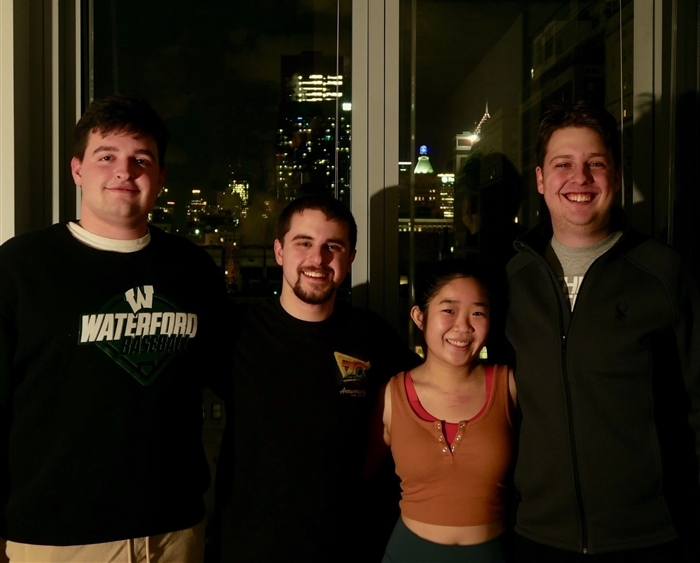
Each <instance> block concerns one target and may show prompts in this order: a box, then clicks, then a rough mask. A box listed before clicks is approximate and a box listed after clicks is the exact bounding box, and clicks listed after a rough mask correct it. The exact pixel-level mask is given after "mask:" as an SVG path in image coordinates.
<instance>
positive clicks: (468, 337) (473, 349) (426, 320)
mask: <svg viewBox="0 0 700 563" xmlns="http://www.w3.org/2000/svg"><path fill="white" fill-rule="evenodd" d="M411 317H412V318H413V321H414V322H415V323H416V325H417V326H418V328H420V329H421V330H422V331H423V337H424V338H425V343H426V346H427V355H426V363H427V362H436V363H438V364H440V365H441V366H443V367H460V368H461V367H464V366H467V365H469V364H470V363H471V362H473V361H474V360H476V359H477V358H478V357H479V352H480V351H481V349H482V348H483V346H484V344H485V343H486V338H487V336H488V334H489V326H490V320H489V319H490V317H489V298H488V295H487V293H486V291H485V290H484V288H483V287H482V285H481V284H480V283H479V282H478V281H477V280H476V279H474V278H457V279H454V280H452V281H450V282H448V283H446V284H445V285H444V286H443V287H442V288H440V290H439V291H438V292H437V293H436V294H435V296H434V297H433V298H432V299H431V300H430V302H429V303H428V307H427V310H426V311H425V312H424V313H423V312H421V310H420V309H419V308H418V307H417V306H416V307H413V309H412V310H411Z"/></svg>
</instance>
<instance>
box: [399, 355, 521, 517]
mask: <svg viewBox="0 0 700 563" xmlns="http://www.w3.org/2000/svg"><path fill="white" fill-rule="evenodd" d="M486 369H487V370H488V369H493V385H492V388H491V394H490V395H489V397H488V398H487V401H486V405H485V408H484V409H482V410H481V412H480V413H479V414H478V415H477V416H476V417H474V418H473V419H471V420H468V421H466V420H463V421H460V422H459V426H458V430H457V435H456V436H455V439H454V441H453V443H452V445H451V446H448V445H447V444H446V441H445V436H444V435H443V425H442V422H440V421H434V422H429V421H426V420H423V419H422V418H420V417H419V416H418V415H417V414H416V413H415V412H414V410H413V408H412V407H411V405H410V403H409V400H408V397H407V393H406V389H405V383H404V381H405V374H403V373H400V374H398V375H397V376H395V377H393V378H392V379H391V381H390V382H389V388H390V393H391V426H390V428H389V437H390V441H391V453H392V455H393V457H394V462H395V464H396V473H397V475H398V476H399V477H400V478H401V491H402V492H401V501H400V503H399V506H400V507H401V514H403V515H405V516H407V517H408V518H411V519H413V520H416V521H418V522H424V523H426V524H435V525H438V526H478V525H481V524H488V523H489V522H495V521H498V520H502V519H503V518H504V517H505V514H506V502H505V495H506V479H507V475H508V473H509V470H510V467H511V463H512V461H513V444H514V442H513V424H512V421H511V402H510V398H509V393H508V367H507V366H493V367H491V366H488V367H486Z"/></svg>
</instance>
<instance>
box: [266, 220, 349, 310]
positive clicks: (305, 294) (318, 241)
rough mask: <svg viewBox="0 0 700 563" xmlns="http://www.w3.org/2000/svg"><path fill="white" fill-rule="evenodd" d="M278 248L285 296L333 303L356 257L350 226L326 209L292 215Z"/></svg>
mask: <svg viewBox="0 0 700 563" xmlns="http://www.w3.org/2000/svg"><path fill="white" fill-rule="evenodd" d="M282 242H283V243H284V244H282ZM274 248H275V259H276V260H277V263H278V264H279V265H280V266H282V275H283V277H284V280H283V286H282V294H283V300H286V302H287V303H289V302H293V300H294V299H296V300H298V301H299V302H301V303H304V304H307V305H327V304H330V306H331V307H332V304H333V300H334V298H335V294H336V291H337V290H338V288H339V287H340V285H341V284H342V283H343V280H344V279H345V276H347V274H348V271H349V270H350V265H351V264H352V261H353V260H354V258H355V251H354V250H353V249H351V248H350V240H349V238H348V232H347V227H346V226H345V225H343V224H342V223H339V222H338V221H331V220H328V219H327V218H326V216H325V214H324V213H323V212H322V211H319V210H317V209H305V210H304V211H303V212H301V213H295V214H294V215H293V216H292V219H291V222H290V226H289V231H287V233H286V234H285V235H284V241H279V240H275V244H274ZM292 295H293V297H292Z"/></svg>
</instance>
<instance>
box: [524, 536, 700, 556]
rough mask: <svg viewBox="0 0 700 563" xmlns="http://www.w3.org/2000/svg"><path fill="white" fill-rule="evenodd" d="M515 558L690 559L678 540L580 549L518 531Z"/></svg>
mask: <svg viewBox="0 0 700 563" xmlns="http://www.w3.org/2000/svg"><path fill="white" fill-rule="evenodd" d="M514 548H515V550H514V551H515V553H514V561H516V562H517V563H530V562H533V563H534V562H537V563H579V562H581V563H680V562H683V561H687V562H689V563H690V561H692V560H691V559H687V558H686V556H685V555H684V553H683V552H684V550H683V546H682V544H681V542H680V541H679V540H676V541H672V542H668V543H663V544H659V545H652V546H650V547H644V548H642V549H630V550H627V551H615V552H612V553H598V554H595V555H590V554H583V553H578V552H576V551H567V550H565V549H557V548H556V547H549V546H547V545H543V544H541V543H537V542H534V541H532V540H529V539H527V538H524V537H523V536H520V535H518V534H515V545H514Z"/></svg>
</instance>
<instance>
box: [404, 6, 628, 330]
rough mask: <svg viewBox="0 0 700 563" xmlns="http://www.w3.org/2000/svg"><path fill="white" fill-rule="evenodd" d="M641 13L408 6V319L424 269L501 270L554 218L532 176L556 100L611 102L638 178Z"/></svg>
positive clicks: (619, 9) (619, 8)
mask: <svg viewBox="0 0 700 563" xmlns="http://www.w3.org/2000/svg"><path fill="white" fill-rule="evenodd" d="M632 8H633V3H632V2H631V1H616V2H609V1H596V2H578V1H572V2H552V1H550V2H499V1H491V0H489V1H463V2H445V1H440V0H402V11H401V29H402V34H403V35H402V44H401V45H402V53H401V57H402V60H401V84H402V91H401V115H402V119H401V132H400V138H401V141H400V160H401V162H400V163H399V170H400V186H399V190H400V219H399V231H400V232H399V237H400V245H399V253H400V261H399V268H400V272H399V275H400V279H401V280H403V281H404V282H405V283H404V284H402V285H400V289H401V296H402V300H403V303H402V309H403V311H404V313H405V316H404V318H405V319H407V318H408V314H407V311H408V307H409V303H410V293H409V292H410V287H411V280H412V279H413V278H414V277H415V275H416V272H417V271H419V270H420V268H421V265H422V264H423V263H428V262H432V261H435V260H438V259H441V258H448V257H456V258H468V257H479V258H480V259H481V260H482V261H483V262H485V263H486V264H487V265H488V266H490V267H491V268H492V269H493V270H494V271H499V270H501V271H502V270H503V268H504V267H505V264H506V263H507V261H508V260H509V258H510V257H511V256H512V255H513V253H514V250H513V248H512V241H513V239H514V238H515V237H516V236H517V235H519V234H521V233H522V232H523V231H524V230H526V229H527V228H529V227H531V226H533V225H534V224H535V223H536V222H537V221H538V220H539V216H540V213H544V212H546V211H545V208H544V207H543V205H542V202H541V198H540V196H539V194H538V193H537V188H536V184H535V174H534V168H535V166H536V155H535V144H536V134H537V127H538V125H539V119H540V115H541V113H542V110H543V108H544V106H545V105H546V104H547V103H548V102H550V101H554V100H577V99H588V100H592V101H595V102H597V103H601V104H604V105H605V106H606V107H607V108H608V110H609V111H610V112H611V113H612V114H613V115H615V116H617V118H618V120H619V121H620V127H621V129H622V130H623V143H624V149H623V155H624V156H623V172H624V175H625V176H626V177H628V176H629V170H630V166H631V160H630V156H631V136H630V135H628V134H627V131H626V127H627V126H628V125H630V124H631V120H632V52H633V44H632V41H633V34H632V15H633V12H632ZM407 330H408V331H409V334H411V333H412V330H413V329H412V325H411V324H410V323H407ZM411 340H415V338H413V337H411Z"/></svg>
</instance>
